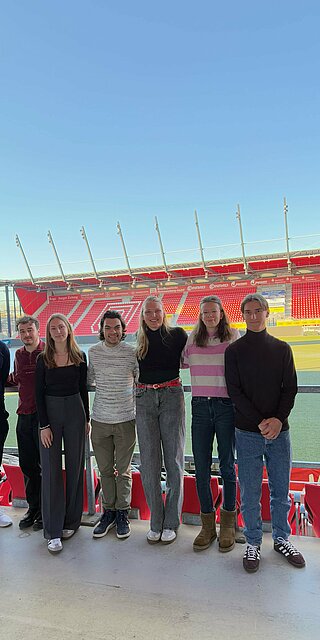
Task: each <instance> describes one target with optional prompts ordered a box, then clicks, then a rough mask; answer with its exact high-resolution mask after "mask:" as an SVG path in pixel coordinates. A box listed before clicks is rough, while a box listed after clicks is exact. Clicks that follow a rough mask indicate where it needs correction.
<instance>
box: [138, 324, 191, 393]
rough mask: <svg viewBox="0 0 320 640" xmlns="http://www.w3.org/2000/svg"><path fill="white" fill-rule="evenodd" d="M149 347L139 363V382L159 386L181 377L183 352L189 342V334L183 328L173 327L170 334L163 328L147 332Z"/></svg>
mask: <svg viewBox="0 0 320 640" xmlns="http://www.w3.org/2000/svg"><path fill="white" fill-rule="evenodd" d="M147 335H148V340H149V347H148V351H147V354H146V356H145V357H144V358H143V360H138V362H139V371H140V375H139V382H142V383H144V384H159V383H160V382H167V381H168V380H174V379H175V378H178V376H179V369H180V358H181V352H182V350H183V348H184V346H185V344H186V342H187V338H188V336H187V334H186V332H185V330H184V329H182V328H181V327H173V328H172V329H170V332H169V334H168V333H166V332H165V331H163V329H162V328H160V329H157V330H156V331H152V330H151V329H148V330H147Z"/></svg>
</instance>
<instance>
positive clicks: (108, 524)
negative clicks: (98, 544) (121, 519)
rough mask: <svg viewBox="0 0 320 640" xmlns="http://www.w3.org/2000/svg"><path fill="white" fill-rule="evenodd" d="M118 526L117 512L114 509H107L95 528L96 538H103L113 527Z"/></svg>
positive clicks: (94, 535) (94, 534)
mask: <svg viewBox="0 0 320 640" xmlns="http://www.w3.org/2000/svg"><path fill="white" fill-rule="evenodd" d="M115 526H116V512H115V511H113V510H112V509H106V510H105V511H104V513H103V515H102V517H101V520H100V522H98V524H97V526H96V527H95V529H94V530H93V534H92V535H93V537H94V538H103V536H106V535H107V533H108V531H110V529H112V527H115Z"/></svg>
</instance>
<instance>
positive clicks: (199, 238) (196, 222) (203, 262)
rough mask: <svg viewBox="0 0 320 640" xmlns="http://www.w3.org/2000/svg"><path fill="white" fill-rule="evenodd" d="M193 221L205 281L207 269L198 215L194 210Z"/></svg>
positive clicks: (207, 273)
mask: <svg viewBox="0 0 320 640" xmlns="http://www.w3.org/2000/svg"><path fill="white" fill-rule="evenodd" d="M194 220H195V225H196V229H197V234H198V242H199V250H200V256H201V263H202V268H203V271H204V277H205V278H206V279H207V278H208V275H209V271H208V269H207V265H206V263H205V259H204V253H203V246H202V240H201V234H200V228H199V222H198V214H197V212H196V210H195V212H194Z"/></svg>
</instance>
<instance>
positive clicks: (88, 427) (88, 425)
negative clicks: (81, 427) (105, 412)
mask: <svg viewBox="0 0 320 640" xmlns="http://www.w3.org/2000/svg"><path fill="white" fill-rule="evenodd" d="M90 429H91V424H90V422H86V436H88V435H89V433H90Z"/></svg>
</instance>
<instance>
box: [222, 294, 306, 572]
mask: <svg viewBox="0 0 320 640" xmlns="http://www.w3.org/2000/svg"><path fill="white" fill-rule="evenodd" d="M241 311H242V315H243V318H244V320H245V322H246V325H247V332H246V334H245V335H244V336H243V337H242V338H240V340H237V341H236V342H234V343H233V344H231V345H230V346H229V347H228V349H227V350H226V353H225V366H226V381H227V388H228V393H229V395H230V398H231V400H232V401H233V403H234V405H235V410H236V449H237V459H238V471H239V481H240V489H241V510H242V515H243V518H244V522H245V530H244V533H245V536H246V540H247V543H248V544H247V548H246V552H245V555H244V558H243V566H244V569H245V570H246V571H248V572H249V573H253V572H255V571H257V570H258V568H259V561H260V545H261V542H262V520H261V505H260V496H261V487H262V477H263V464H264V460H265V464H266V467H267V472H268V478H269V488H270V506H271V520H272V537H273V540H274V549H275V551H277V552H278V553H281V554H282V555H283V556H284V557H285V558H286V560H287V561H288V562H289V563H290V564H292V565H293V566H295V567H304V566H305V561H304V558H303V556H302V555H301V553H299V551H297V549H296V548H295V547H294V546H293V544H291V542H289V540H288V538H289V535H290V526H289V523H288V512H289V508H290V499H289V496H288V493H289V480H290V470H291V444H290V436H289V423H288V416H289V414H290V411H291V409H292V407H293V405H294V400H295V396H296V393H297V376H296V371H295V366H294V361H293V355H292V351H291V348H290V346H289V345H288V344H287V343H286V342H283V341H282V340H278V339H277V338H274V337H273V336H271V335H270V334H268V332H267V330H266V321H267V318H268V316H269V306H268V302H267V300H266V299H265V298H264V297H263V296H261V295H260V294H257V293H255V294H250V295H248V296H246V298H244V300H243V301H242V303H241Z"/></svg>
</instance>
